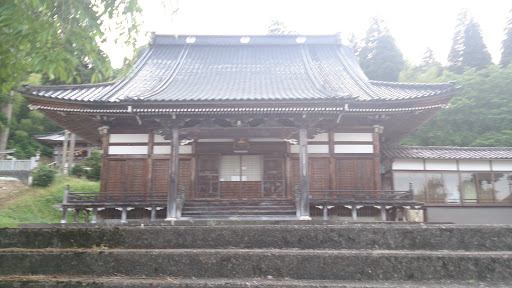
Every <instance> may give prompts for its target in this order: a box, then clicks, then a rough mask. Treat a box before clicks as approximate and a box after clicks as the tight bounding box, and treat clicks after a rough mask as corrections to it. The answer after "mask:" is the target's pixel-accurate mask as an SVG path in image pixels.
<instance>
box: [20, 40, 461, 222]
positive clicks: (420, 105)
mask: <svg viewBox="0 0 512 288" xmlns="http://www.w3.org/2000/svg"><path fill="white" fill-rule="evenodd" d="M456 90H457V87H456V86H455V83H439V84H406V83H391V82H381V81H371V80H368V78H367V77H366V76H365V75H364V73H363V72H362V70H361V68H360V67H359V65H358V63H357V60H356V59H355V57H354V56H353V54H352V52H351V49H350V48H349V47H346V46H343V45H342V44H341V42H340V40H339V37H338V35H327V36H312V35H311V36H291V35H286V36H282V35H279V36H192V35H186V36H174V35H172V36H171V35H154V37H153V40H152V42H151V43H150V45H149V47H147V49H145V50H144V51H143V52H141V54H140V55H139V59H138V61H137V63H136V64H135V65H134V67H133V69H132V71H131V72H130V73H128V75H126V76H125V77H124V78H123V79H120V80H118V81H115V82H109V83H100V84H85V85H60V86H25V87H24V90H23V91H21V92H22V93H23V94H24V96H25V97H26V98H27V99H29V101H30V102H31V107H32V108H33V109H38V110H40V111H42V112H43V113H44V114H45V115H47V116H48V117H50V118H51V119H53V120H54V121H56V122H57V123H58V124H59V125H61V126H62V127H64V128H66V129H69V130H70V131H72V132H74V133H77V134H78V135H79V136H80V137H83V139H85V140H87V141H89V142H93V143H101V145H102V150H103V172H102V184H101V192H100V194H98V195H93V196H87V197H89V198H87V197H85V196H84V195H81V196H76V195H75V196H76V197H78V198H73V199H75V200H73V201H75V202H74V203H73V204H72V203H71V202H72V201H71V200H70V199H71V198H70V199H67V200H66V201H68V200H69V201H68V203H65V204H66V205H64V204H63V205H64V206H63V207H64V208H76V207H85V208H91V209H98V208H105V207H107V208H119V209H121V210H122V212H121V216H119V217H120V218H121V219H122V220H123V221H126V219H127V217H130V216H127V215H128V211H131V210H129V209H128V208H135V210H134V211H139V210H137V209H139V208H140V209H142V208H147V209H150V210H151V215H150V216H149V215H148V217H151V219H155V218H157V217H158V215H159V214H158V213H157V211H159V210H158V209H160V208H163V210H164V211H165V213H166V215H165V218H166V219H168V220H173V219H180V218H182V219H184V218H187V219H195V218H200V217H207V218H208V219H211V218H216V217H220V218H222V217H223V216H228V215H229V216H236V217H241V214H244V215H249V216H257V215H260V216H264V217H267V218H269V217H270V216H272V217H274V218H276V217H277V218H286V217H291V218H293V219H295V218H296V217H298V218H299V219H310V216H311V213H310V208H312V207H313V208H314V209H316V207H317V206H320V207H322V208H321V209H323V210H324V212H323V213H324V216H325V213H327V212H328V211H327V212H325V211H326V210H327V208H325V207H327V206H329V205H330V204H328V203H334V204H333V205H338V206H340V207H345V206H347V207H351V208H350V209H352V210H351V213H352V217H353V218H357V215H358V207H359V206H360V205H363V204H364V205H366V206H368V205H369V206H372V207H374V208H375V207H379V208H378V209H379V210H378V213H379V215H378V217H380V219H386V218H389V217H388V216H389V215H388V214H389V213H390V211H391V210H393V209H395V208H397V209H402V208H403V207H404V205H407V206H411V207H414V206H421V205H422V202H421V201H416V200H414V199H412V194H411V193H409V189H405V190H403V191H398V190H392V189H390V190H389V191H383V189H382V183H381V146H385V145H392V144H396V143H398V141H400V140H401V139H402V138H404V137H405V136H406V135H408V134H409V133H410V132H411V131H414V130H415V129H417V128H418V127H419V126H420V125H421V124H423V123H424V122H426V121H428V120H429V119H430V118H431V117H433V116H434V115H435V114H436V113H437V112H438V111H439V110H440V109H442V108H443V107H446V106H447V105H448V101H449V100H450V99H451V97H452V96H453V95H454V93H455V92H456ZM69 195H72V196H73V195H74V194H69ZM121 195H124V196H121ZM82 196H83V197H82ZM70 197H71V196H70ZM73 197H74V196H73ZM80 197H81V198H80ZM84 197H85V198H84ZM116 197H118V198H116ZM123 197H124V198H123ZM86 198H87V199H88V201H85V200H84V201H82V200H83V199H86ZM80 199H81V200H80ZM116 199H117V200H116ZM123 199H124V200H123ZM100 200H101V201H100ZM107 200H108V201H107ZM121 200H123V201H124V202H123V201H121ZM80 201H82V202H80ZM109 201H110V202H109ZM116 201H117V202H116ZM269 201H270V203H271V204H274V205H270V204H268V203H269ZM107 202H108V203H107ZM212 203H215V204H216V205H217V206H218V207H223V208H220V209H218V210H215V211H212V209H213V208H212V209H210V208H211V207H214V206H215V205H213V204H212ZM241 203H243V204H244V205H241ZM262 203H263V204H262ZM265 203H266V204H265ZM287 203H292V204H291V205H292V211H291V212H290V211H289V210H287V209H288V208H286V209H285V208H283V207H285V206H286V205H288V204H287ZM294 203H295V204H294ZM321 203H324V205H322V204H321ZM82 204H83V205H82ZM238 204H240V205H241V206H240V207H249V206H251V205H253V206H251V207H253V208H254V207H262V206H265V207H267V208H268V210H266V212H265V211H263V212H262V211H260V210H258V209H256V208H255V210H258V211H257V212H258V213H260V212H261V213H260V214H258V213H255V214H254V213H253V214H251V213H252V212H248V211H243V212H240V210H239V209H238V208H237V209H238V210H237V209H235V210H236V211H238V212H236V211H235V212H233V211H230V210H229V209H225V208H226V207H228V208H229V207H231V208H233V207H238V206H237V205H238ZM256 204H258V205H256ZM80 205H82V206H80ZM280 205H284V206H280ZM293 205H295V206H293ZM86 206H87V207H86ZM278 206H279V207H281V208H279V209H277V210H279V211H274V210H272V209H270V207H278ZM198 207H199V208H198ZM205 207H210V208H208V209H206V208H205ZM293 207H296V209H293ZM233 209H234V208H233ZM375 209H377V208H375ZM65 210H66V209H65ZM94 211H96V210H94ZM274 212H275V213H274ZM134 213H135V212H133V213H132V214H134ZM137 213H139V214H138V215H142V216H144V215H145V214H144V213H146V212H144V210H143V209H142V210H140V211H139V212H137ZM148 213H149V212H148ZM181 213H183V215H182V214H181ZM215 213H217V214H215ZM229 213H232V214H229ZM273 213H274V214H273Z"/></svg>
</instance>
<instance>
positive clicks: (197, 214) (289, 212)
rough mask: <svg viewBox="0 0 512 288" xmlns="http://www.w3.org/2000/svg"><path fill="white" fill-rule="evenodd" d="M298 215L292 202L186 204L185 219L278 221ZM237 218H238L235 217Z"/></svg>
mask: <svg viewBox="0 0 512 288" xmlns="http://www.w3.org/2000/svg"><path fill="white" fill-rule="evenodd" d="M283 215H286V216H294V215H296V208H295V203H294V202H292V201H264V202H261V201H218V202H197V201H195V202H185V205H184V207H183V211H182V216H183V217H184V218H185V219H246V218H250V219H278V218H276V216H283ZM235 216H236V217H235Z"/></svg>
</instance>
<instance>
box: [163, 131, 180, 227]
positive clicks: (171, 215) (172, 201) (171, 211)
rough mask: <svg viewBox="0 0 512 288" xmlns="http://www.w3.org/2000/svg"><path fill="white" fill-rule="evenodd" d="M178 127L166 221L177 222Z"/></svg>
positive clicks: (172, 153)
mask: <svg viewBox="0 0 512 288" xmlns="http://www.w3.org/2000/svg"><path fill="white" fill-rule="evenodd" d="M178 132H179V131H178V127H173V128H172V142H171V160H170V161H169V165H170V169H169V172H170V173H169V174H170V175H169V180H170V183H169V190H168V193H167V217H166V218H165V220H167V221H173V220H177V215H176V199H177V198H178V175H179V174H178V167H179V159H180V138H179V134H178Z"/></svg>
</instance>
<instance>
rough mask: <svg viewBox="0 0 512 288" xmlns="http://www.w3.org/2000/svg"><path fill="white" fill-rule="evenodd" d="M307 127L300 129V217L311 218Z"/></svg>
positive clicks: (303, 218) (302, 218)
mask: <svg viewBox="0 0 512 288" xmlns="http://www.w3.org/2000/svg"><path fill="white" fill-rule="evenodd" d="M307 133H308V131H307V129H306V128H300V130H299V171H300V219H301V220H311V217H310V216H309V171H308V137H307Z"/></svg>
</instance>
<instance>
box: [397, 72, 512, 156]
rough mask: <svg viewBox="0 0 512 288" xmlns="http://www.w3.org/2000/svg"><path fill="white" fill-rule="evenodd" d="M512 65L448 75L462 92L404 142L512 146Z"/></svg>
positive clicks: (443, 78)
mask: <svg viewBox="0 0 512 288" xmlns="http://www.w3.org/2000/svg"><path fill="white" fill-rule="evenodd" d="M510 79H512V65H509V66H508V67H500V66H495V65H492V66H489V67H487V68H485V69H482V70H479V71H477V70H476V69H471V70H468V71H466V72H464V73H462V74H461V75H458V74H454V73H451V72H445V73H444V74H443V76H441V77H439V78H437V79H436V82H446V81H452V80H455V81H457V83H458V84H459V85H461V86H462V87H461V89H460V90H459V91H458V92H457V93H456V95H455V97H454V98H453V99H452V100H451V101H450V107H448V108H447V109H444V110H442V111H441V112H440V113H439V114H438V115H437V116H436V117H434V118H433V119H431V120H430V121H429V122H427V123H426V124H425V125H423V126H422V127H420V129H418V131H416V132H415V133H413V134H412V135H410V136H409V137H407V138H406V139H404V140H403V141H402V144H408V145H448V146H495V147H500V146H501V147H503V146H512V81H510Z"/></svg>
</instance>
